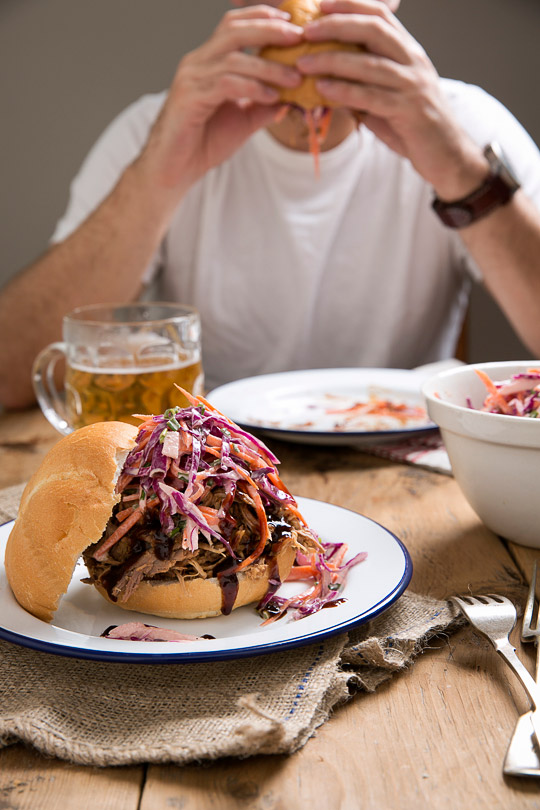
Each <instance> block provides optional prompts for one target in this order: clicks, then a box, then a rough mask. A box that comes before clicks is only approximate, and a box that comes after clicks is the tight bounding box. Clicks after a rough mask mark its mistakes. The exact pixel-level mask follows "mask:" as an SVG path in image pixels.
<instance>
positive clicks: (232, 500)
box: [6, 392, 321, 621]
mask: <svg viewBox="0 0 540 810" xmlns="http://www.w3.org/2000/svg"><path fill="white" fill-rule="evenodd" d="M182 393H184V394H186V392H182ZM186 396H187V397H188V400H189V401H190V402H191V405H190V407H187V408H181V407H175V408H171V409H170V410H168V411H166V412H165V413H164V414H163V415H159V416H148V417H141V419H142V420H143V421H142V424H141V426H140V428H139V430H137V429H136V428H135V427H133V426H131V425H128V424H124V423H120V422H101V423H97V424H93V425H89V426H87V427H84V428H81V429H80V430H77V431H75V432H74V433H72V434H71V435H69V436H66V437H65V438H63V439H61V440H60V442H58V444H57V445H56V446H55V447H53V449H52V450H51V451H50V452H49V453H48V455H47V456H46V458H45V459H44V461H43V463H42V465H41V467H40V468H39V470H38V471H37V472H36V473H35V475H34V476H33V478H32V479H31V480H30V482H29V483H28V485H27V487H26V489H25V492H24V494H23V498H22V501H21V507H20V511H19V515H18V518H17V520H16V522H15V525H14V527H13V530H12V532H11V534H10V536H9V539H8V543H7V548H6V573H7V577H8V581H9V583H10V585H11V588H12V590H13V593H14V594H15V597H16V598H17V600H18V602H19V603H20V604H21V605H22V606H23V607H24V608H25V609H26V610H28V611H29V612H30V613H32V614H34V615H35V616H37V617H38V618H40V619H42V620H44V621H50V620H51V618H52V615H53V613H54V611H55V610H56V609H57V607H58V603H59V601H60V598H61V596H62V594H63V593H65V591H66V590H67V588H68V585H69V583H70V580H71V577H72V574H73V570H74V567H75V564H76V562H77V559H78V558H79V556H80V555H81V554H82V556H83V558H84V561H85V563H86V566H87V568H88V572H89V578H88V580H86V581H88V582H89V583H91V584H93V585H94V586H95V587H96V588H97V590H98V591H99V593H100V594H101V595H102V596H104V597H105V599H107V600H109V601H110V602H113V603H115V604H117V605H118V606H119V607H122V608H126V609H127V610H135V611H140V612H142V613H151V614H155V615H157V616H165V617H168V618H179V619H192V618H203V617H207V616H215V615H219V614H220V613H224V614H228V613H230V612H231V610H232V609H233V608H235V607H239V606H240V605H245V604H248V603H251V602H259V601H262V600H264V601H265V602H268V600H269V598H270V597H271V596H272V594H273V593H274V592H275V591H276V590H277V589H278V587H279V585H280V584H281V582H283V581H284V580H285V579H286V578H287V576H288V574H289V572H290V570H291V567H292V565H293V563H294V560H295V557H296V554H297V552H298V551H301V552H303V553H310V552H319V551H320V550H321V545H320V543H319V541H318V540H317V539H316V537H315V536H314V535H313V533H312V532H311V531H310V529H309V528H308V527H307V525H306V522H305V520H304V519H303V517H302V515H301V514H300V513H299V511H298V507H297V504H296V501H295V500H294V498H293V496H292V495H291V494H290V493H289V492H288V490H287V489H286V487H285V486H284V484H283V483H282V481H281V479H280V477H279V475H278V473H277V470H276V464H278V463H279V462H278V459H277V458H276V457H275V456H274V455H273V454H272V453H271V452H270V450H269V449H268V448H267V447H266V446H265V445H264V444H263V443H262V442H260V441H259V440H258V439H256V438H255V437H254V436H251V435H250V434H249V433H246V432H245V431H243V430H242V429H241V428H239V427H238V426H237V425H235V424H234V423H233V422H231V421H230V420H229V419H227V418H226V417H225V416H223V415H222V414H221V413H219V411H217V410H215V409H214V408H213V407H212V406H211V405H210V404H209V403H208V402H207V401H206V400H204V399H203V398H202V397H197V398H194V397H191V395H189V394H186Z"/></svg>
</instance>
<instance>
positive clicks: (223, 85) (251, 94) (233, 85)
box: [208, 73, 279, 106]
mask: <svg viewBox="0 0 540 810" xmlns="http://www.w3.org/2000/svg"><path fill="white" fill-rule="evenodd" d="M208 100H209V101H211V102H212V104H213V105H219V104H221V103H223V102H224V101H241V100H242V105H243V106H246V100H247V101H249V102H253V103H257V104H264V105H270V104H277V102H278V101H279V93H278V91H277V90H274V88H272V87H267V86H266V85H265V84H262V83H261V82H259V81H257V80H256V79H250V78H247V77H246V76H237V75H235V74H234V73H223V74H222V75H221V76H219V78H217V80H216V81H215V83H214V85H213V87H212V89H211V91H210V93H209V98H208Z"/></svg>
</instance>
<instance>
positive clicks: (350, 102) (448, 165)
mask: <svg viewBox="0 0 540 810" xmlns="http://www.w3.org/2000/svg"><path fill="white" fill-rule="evenodd" d="M321 10H322V11H323V13H324V16H323V17H322V18H320V19H318V20H316V21H314V22H312V23H310V24H309V25H308V26H306V29H305V38H306V39H307V40H309V41H311V42H319V41H325V40H339V41H342V42H354V43H357V44H358V45H361V46H362V49H361V50H360V49H359V51H358V53H349V52H343V51H335V52H323V53H319V54H314V55H309V56H303V57H302V58H301V59H300V60H299V62H298V67H299V68H300V70H301V71H302V73H305V74H311V75H321V76H324V77H325V78H323V79H320V80H319V81H318V83H317V84H318V87H319V90H320V92H321V93H322V95H323V96H325V97H326V98H328V99H329V100H331V101H332V102H334V103H335V104H338V105H342V106H344V107H348V108H350V109H352V110H357V111H359V112H362V113H363V114H364V117H363V119H362V121H363V123H364V124H365V125H366V126H367V127H369V129H371V130H372V131H373V132H374V133H375V135H376V136H377V137H378V138H380V139H381V140H382V141H384V143H386V144H387V146H389V147H390V148H391V149H393V150H394V151H395V152H397V153H398V154H400V155H403V156H404V157H407V158H409V160H410V161H411V162H412V164H413V165H414V167H415V169H416V170H417V171H418V172H419V174H421V175H422V176H423V177H424V179H425V180H427V181H428V182H429V183H431V184H432V185H433V186H434V188H435V190H436V191H437V193H438V194H439V196H441V197H443V198H446V199H457V198H459V197H461V196H464V195H465V194H467V193H469V192H470V191H472V190H473V189H474V188H476V187H477V186H478V185H479V184H480V183H481V181H482V180H483V179H484V178H485V176H486V175H487V172H488V165H487V162H486V160H485V158H484V157H483V156H482V153H481V150H480V149H479V148H478V147H477V146H476V145H475V144H474V143H473V142H472V141H471V140H470V139H469V137H468V136H467V134H466V133H465V132H464V131H463V130H462V129H461V127H460V126H459V125H458V124H457V122H456V121H455V120H454V118H453V116H452V114H451V112H450V110H449V108H448V105H447V103H446V100H445V98H444V95H443V93H442V90H441V88H440V82H439V76H438V74H437V72H436V70H435V68H434V67H433V65H432V63H431V61H430V60H429V58H428V56H427V55H426V53H425V51H424V50H423V48H422V47H421V46H420V45H419V44H418V42H416V40H415V39H414V38H413V37H412V36H411V35H410V34H409V33H408V31H407V30H406V29H405V28H404V27H403V25H402V24H401V23H400V22H399V20H398V19H397V18H396V17H395V16H394V14H393V13H392V12H391V11H390V9H389V7H388V4H387V3H386V2H382V0H322V3H321Z"/></svg>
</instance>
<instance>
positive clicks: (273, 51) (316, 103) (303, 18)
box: [260, 0, 359, 110]
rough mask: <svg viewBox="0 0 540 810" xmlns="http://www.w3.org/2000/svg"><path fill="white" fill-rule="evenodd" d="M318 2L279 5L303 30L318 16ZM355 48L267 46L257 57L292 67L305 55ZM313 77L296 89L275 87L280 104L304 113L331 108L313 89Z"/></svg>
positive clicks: (290, 0) (330, 44) (290, 1)
mask: <svg viewBox="0 0 540 810" xmlns="http://www.w3.org/2000/svg"><path fill="white" fill-rule="evenodd" d="M320 5H321V4H320V0H285V2H284V3H282V4H281V5H280V8H281V9H283V11H288V12H289V14H290V15H291V22H292V23H294V24H295V25H300V26H302V27H305V26H306V25H307V23H309V22H311V21H312V20H315V19H317V18H318V17H321V16H322V13H321V9H320ZM358 50H359V47H358V45H354V44H350V43H346V42H337V41H330V42H301V43H300V44H299V45H293V46H292V47H288V48H278V47H275V46H269V47H267V48H263V49H262V51H261V54H260V55H261V56H262V57H263V58H264V59H270V60H271V61H274V62H282V63H283V64H285V65H296V63H297V61H298V59H299V58H300V57H301V56H304V55H305V54H308V53H320V52H321V51H358ZM317 78H320V77H316V76H306V77H305V78H304V80H303V81H302V83H301V84H300V85H299V86H298V87H292V88H289V87H278V88H277V90H279V97H280V101H282V102H283V103H285V104H296V105H297V106H298V107H301V108H302V109H304V110H313V109H314V108H316V107H333V106H335V105H334V104H333V103H332V102H331V101H329V100H328V99H326V98H324V96H322V95H321V94H320V93H319V91H318V90H317V88H316V86H315V82H316V80H317Z"/></svg>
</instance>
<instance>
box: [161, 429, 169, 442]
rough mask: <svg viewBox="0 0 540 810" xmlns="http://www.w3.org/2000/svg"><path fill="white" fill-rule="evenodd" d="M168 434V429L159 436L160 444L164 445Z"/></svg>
mask: <svg viewBox="0 0 540 810" xmlns="http://www.w3.org/2000/svg"><path fill="white" fill-rule="evenodd" d="M168 432H169V431H168V430H167V428H163V430H162V431H161V433H160V434H159V443H160V444H163V442H164V441H165V436H166V435H167V433H168Z"/></svg>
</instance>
